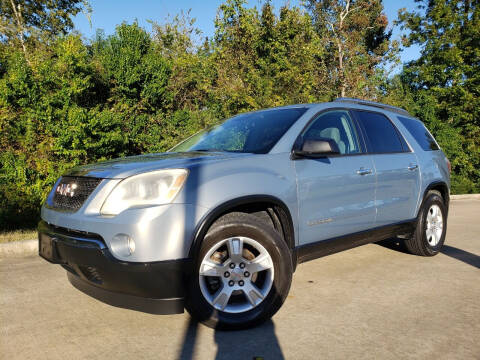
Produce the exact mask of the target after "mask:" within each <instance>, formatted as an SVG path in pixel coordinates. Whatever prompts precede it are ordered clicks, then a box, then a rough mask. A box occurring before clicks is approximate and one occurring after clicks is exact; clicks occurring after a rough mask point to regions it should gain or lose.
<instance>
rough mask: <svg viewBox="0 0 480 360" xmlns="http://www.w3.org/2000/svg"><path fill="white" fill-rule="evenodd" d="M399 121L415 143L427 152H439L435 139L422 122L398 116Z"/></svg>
mask: <svg viewBox="0 0 480 360" xmlns="http://www.w3.org/2000/svg"><path fill="white" fill-rule="evenodd" d="M398 120H400V122H401V123H402V124H403V126H405V128H406V129H407V131H408V132H409V133H410V135H412V136H413V138H414V139H415V141H416V142H417V143H418V145H420V147H421V148H422V149H423V150H425V151H433V150H439V147H438V145H437V143H436V142H435V139H434V138H433V137H432V135H430V133H429V132H428V130H427V128H426V127H425V125H423V123H422V122H421V121H420V120H416V119H409V118H406V117H402V116H398Z"/></svg>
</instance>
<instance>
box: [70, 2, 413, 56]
mask: <svg viewBox="0 0 480 360" xmlns="http://www.w3.org/2000/svg"><path fill="white" fill-rule="evenodd" d="M223 1H224V0H200V1H195V0H135V1H132V0H90V5H91V7H92V10H93V11H92V14H91V18H90V19H91V25H90V23H89V21H88V19H87V17H86V16H85V14H83V13H80V14H78V15H77V16H76V17H75V18H74V24H75V29H76V30H78V31H80V32H81V33H82V34H83V35H84V36H85V37H86V38H87V39H91V38H92V37H93V36H94V34H95V32H96V30H97V29H103V30H104V31H105V33H106V34H107V35H110V34H112V33H114V32H115V27H116V25H118V24H120V23H122V22H123V21H126V22H127V23H132V22H133V21H135V20H137V21H138V23H139V24H140V26H142V27H144V28H145V29H146V30H148V31H149V30H151V26H150V24H149V23H148V21H147V20H153V21H155V22H158V23H163V22H165V20H166V19H168V17H169V16H170V18H171V17H173V16H175V15H176V14H179V13H180V12H181V11H182V10H183V11H184V12H186V11H188V10H189V9H191V13H190V16H191V17H193V18H195V19H196V23H195V24H196V26H197V27H198V28H199V29H200V30H201V31H202V32H203V35H204V36H208V37H211V36H212V35H213V33H214V31H215V29H214V24H213V21H214V19H215V16H216V14H217V8H218V7H219V5H220V4H221V3H222V2H223ZM286 2H287V0H273V1H272V4H273V6H274V7H275V8H276V9H278V8H280V6H282V5H283V4H285V3H286ZM300 2H301V0H289V1H288V3H289V4H290V5H292V6H293V5H299V4H300ZM261 4H262V2H261V1H259V0H248V5H249V6H251V7H253V6H257V7H260V6H261ZM383 4H384V8H385V13H386V14H387V17H388V21H389V24H390V25H389V26H390V27H391V26H392V24H393V21H394V20H395V19H396V17H397V12H398V10H399V9H400V8H403V7H405V8H407V9H409V10H410V9H413V8H414V0H384V1H383ZM393 39H397V40H399V39H400V30H399V29H398V28H396V27H394V28H393ZM419 55H420V54H419V47H410V48H408V49H404V50H403V52H402V53H401V60H402V62H407V61H409V60H413V59H416V58H418V57H419Z"/></svg>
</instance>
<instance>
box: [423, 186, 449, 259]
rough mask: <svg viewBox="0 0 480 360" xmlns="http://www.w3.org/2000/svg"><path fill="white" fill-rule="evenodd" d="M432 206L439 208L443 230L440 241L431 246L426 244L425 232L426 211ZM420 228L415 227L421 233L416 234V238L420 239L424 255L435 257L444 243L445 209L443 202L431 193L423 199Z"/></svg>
mask: <svg viewBox="0 0 480 360" xmlns="http://www.w3.org/2000/svg"><path fill="white" fill-rule="evenodd" d="M432 205H438V207H439V208H440V211H441V212H442V220H443V230H442V236H441V238H440V241H439V242H438V243H437V245H435V246H432V245H430V244H429V243H428V239H427V235H426V230H427V214H428V211H429V210H430V207H431V206H432ZM420 220H421V221H420V224H419V225H420V226H418V227H417V231H419V230H420V231H421V233H420V234H417V236H419V237H420V239H419V240H420V242H421V245H422V247H423V250H424V252H425V253H427V254H428V255H435V254H437V253H438V252H439V251H440V249H441V248H442V246H443V243H444V242H445V235H446V233H447V210H446V208H445V204H444V202H443V199H442V197H441V196H439V195H437V194H435V193H431V194H429V195H428V196H427V198H426V199H425V201H424V203H423V206H422V216H421V219H420Z"/></svg>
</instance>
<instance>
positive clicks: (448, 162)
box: [445, 158, 452, 173]
mask: <svg viewBox="0 0 480 360" xmlns="http://www.w3.org/2000/svg"><path fill="white" fill-rule="evenodd" d="M445 159H446V160H447V167H448V172H449V173H451V172H452V164H450V160H448V159H447V158H445Z"/></svg>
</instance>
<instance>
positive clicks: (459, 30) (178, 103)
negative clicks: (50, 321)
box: [0, 0, 480, 228]
mask: <svg viewBox="0 0 480 360" xmlns="http://www.w3.org/2000/svg"><path fill="white" fill-rule="evenodd" d="M0 1H1V8H0V164H1V169H0V228H15V227H25V226H30V225H34V224H35V222H36V221H37V219H38V212H39V208H40V204H41V203H42V201H43V200H44V199H45V197H46V194H47V192H48V191H49V189H50V188H51V186H52V185H53V183H54V182H55V180H56V179H57V178H58V176H59V175H60V174H62V172H64V171H65V170H67V169H68V168H71V167H73V166H76V165H80V164H86V163H90V162H95V161H101V160H105V159H109V158H113V157H121V156H129V155H134V154H140V153H144V152H160V151H166V150H168V149H169V148H170V147H172V146H173V145H174V144H175V143H176V142H178V141H179V140H181V139H183V138H185V137H187V136H190V135H192V134H194V133H195V132H197V131H199V130H200V129H202V128H205V127H207V126H211V125H213V124H215V123H217V122H218V121H219V120H220V119H222V118H224V117H227V116H230V115H233V114H236V113H239V112H243V111H250V110H255V109H259V108H265V107H270V106H280V105H287V104H292V103H304V102H308V103H311V102H319V101H329V100H332V99H334V98H335V97H337V96H342V95H344V96H355V97H362V98H365V99H372V100H375V99H383V100H384V101H386V102H388V103H391V104H393V105H398V106H402V107H405V108H407V109H408V110H409V111H411V112H412V113H414V114H416V115H417V116H419V117H420V118H421V119H422V120H424V121H425V122H426V124H427V126H428V127H429V128H430V129H431V130H432V132H433V133H434V135H435V136H436V137H437V139H438V140H439V142H440V144H441V146H442V147H443V149H444V150H445V151H446V153H447V155H448V156H449V158H450V160H451V161H452V164H453V167H454V174H453V188H454V190H455V191H461V192H469V191H477V190H479V183H480V180H479V179H480V176H479V174H478V171H479V168H480V166H479V165H480V160H479V149H478V146H479V141H478V139H479V138H480V131H479V130H478V129H479V123H478V121H479V120H478V119H479V117H478V111H479V110H478V108H479V106H478V105H479V104H478V91H479V84H478V81H479V77H478V76H479V75H478V74H479V71H478V65H479V63H478V59H479V58H480V57H479V56H478V55H479V54H478V51H479V44H478V41H479V38H480V36H479V34H478V31H479V29H480V26H478V10H477V5H476V3H474V2H468V1H467V2H459V1H453V0H448V1H447V0H445V1H436V2H428V3H427V4H426V5H428V6H427V7H426V8H425V11H424V12H422V11H420V12H418V13H415V12H412V13H408V12H406V11H404V12H402V13H401V15H400V19H399V21H400V23H401V24H402V26H404V27H405V28H406V29H408V30H409V33H408V34H409V35H408V37H407V38H406V39H405V45H409V44H413V43H419V44H421V45H422V46H423V51H422V54H421V57H420V59H419V60H418V61H415V62H411V63H409V64H407V66H406V67H405V68H404V70H403V72H402V73H401V74H399V75H397V76H395V77H393V78H388V76H387V75H388V70H387V64H392V63H394V62H395V61H397V60H398V59H397V55H398V44H396V43H395V42H394V41H392V40H391V33H390V31H389V30H387V29H388V28H387V25H388V23H387V19H386V17H385V14H384V13H383V7H382V4H381V2H380V0H378V1H377V0H375V1H365V0H350V1H347V0H342V1H341V0H328V1H327V0H323V1H319V0H318V1H315V0H310V1H307V2H306V4H305V6H302V7H291V6H288V5H285V6H283V7H281V8H280V9H274V8H273V6H272V4H271V3H270V2H269V1H265V2H264V3H263V4H262V5H261V6H260V7H259V8H257V7H253V8H251V7H247V6H246V2H245V1H244V0H226V1H225V2H224V3H223V4H222V5H221V6H220V7H219V9H218V12H217V16H216V19H215V34H214V37H213V38H211V39H209V38H206V37H203V36H202V35H201V33H200V32H199V30H198V29H196V27H195V21H194V19H191V18H190V16H189V13H188V12H187V13H182V14H180V15H179V16H176V17H174V18H173V19H171V20H169V21H167V22H165V23H162V24H157V23H152V33H148V32H147V31H145V30H144V29H143V28H141V27H139V26H138V24H137V23H133V24H126V23H123V24H120V25H118V27H117V28H116V32H115V33H114V34H112V35H110V36H105V35H104V34H103V33H102V32H98V33H97V35H96V37H95V38H94V39H92V40H90V41H86V40H84V39H82V37H81V36H80V35H79V34H75V33H70V32H69V31H70V30H71V27H72V22H71V16H72V15H75V14H76V13H78V12H79V11H88V4H86V3H85V2H84V1H75V0H62V1H44V0H41V1H33V2H31V1H24V0H0ZM12 3H13V4H14V5H13V7H12ZM19 6H20V7H19ZM14 9H16V10H18V9H20V10H21V21H20V25H19V22H18V21H17V20H18V14H17V15H15V11H14ZM457 10H458V11H457ZM460 10H461V11H460ZM436 24H437V25H436ZM449 24H450V25H449Z"/></svg>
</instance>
